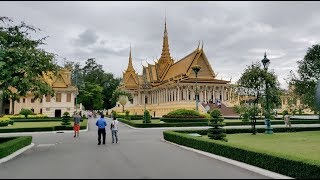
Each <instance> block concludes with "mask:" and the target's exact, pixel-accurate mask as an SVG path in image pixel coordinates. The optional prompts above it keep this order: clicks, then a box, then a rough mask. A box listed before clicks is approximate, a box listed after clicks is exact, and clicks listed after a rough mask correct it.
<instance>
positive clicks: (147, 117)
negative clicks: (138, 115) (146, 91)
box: [143, 110, 151, 123]
mask: <svg viewBox="0 0 320 180" xmlns="http://www.w3.org/2000/svg"><path fill="white" fill-rule="evenodd" d="M143 123H151V116H150V112H149V111H148V110H145V111H144V113H143Z"/></svg>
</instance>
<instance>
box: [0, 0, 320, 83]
mask: <svg viewBox="0 0 320 180" xmlns="http://www.w3.org/2000/svg"><path fill="white" fill-rule="evenodd" d="M319 10H320V2H316V1H315V2H313V1H307V2H305V1H300V2H298V1H292V2H286V1H283V2H281V1H273V2H270V1H269V2H268V1H259V2H257V1H240V2H236V1H234V2H232V1H224V2H219V1H200V2H197V1H191V2H190V1H188V2H187V1H186V2H182V1H176V2H174V1H171V2H164V1H154V2H151V1H150V2H147V1H134V2H131V1H130V2H129V1H119V2H116V1H95V2H90V1H78V2H77V1H74V2H73V1H67V2H64V1H60V2H59V1H56V2H53V1H47V2H43V1H33V2H24V1H12V2H11V1H1V2H0V16H7V17H10V18H12V20H13V21H14V22H15V23H19V22H21V21H24V22H26V23H27V24H29V25H33V26H35V27H37V28H40V29H41V30H42V31H41V32H40V33H38V34H36V35H33V36H34V37H44V36H49V38H48V39H47V40H46V45H44V46H43V47H42V48H44V49H45V50H46V51H48V52H52V53H55V54H57V60H58V64H60V65H63V63H64V60H63V59H66V60H68V61H74V62H79V63H80V64H81V65H82V67H83V66H84V64H85V61H86V60H87V59H89V58H95V60H96V62H97V63H99V64H101V65H102V66H103V69H104V70H105V71H106V72H109V73H113V74H114V75H115V77H122V73H123V72H124V71H125V70H126V68H127V66H128V57H129V52H130V44H131V49H132V60H133V66H134V68H135V70H136V72H138V74H142V65H145V66H146V65H147V63H149V64H154V61H156V60H157V59H158V58H160V56H161V50H162V40H163V31H164V22H165V17H166V22H167V30H168V37H169V48H170V53H171V56H172V58H173V59H174V60H175V62H176V61H178V60H180V59H181V58H183V57H185V56H186V55H188V54H189V53H191V52H192V51H193V50H195V49H196V48H197V46H198V42H199V40H200V41H203V43H204V44H203V48H204V52H205V54H206V56H207V58H208V60H209V63H210V64H211V67H212V69H213V71H214V72H215V73H216V74H217V78H218V79H223V80H231V82H232V83H235V82H236V81H237V80H238V79H239V78H240V76H241V74H242V73H243V71H244V69H245V68H247V66H249V65H251V64H252V63H255V62H261V60H262V59H263V56H264V53H265V52H266V53H267V58H268V59H270V66H269V70H271V71H274V72H275V74H276V75H277V76H278V81H279V83H280V84H281V88H284V89H287V85H288V84H287V83H286V79H287V78H288V77H289V74H290V70H293V72H296V71H297V68H298V64H297V61H298V60H301V59H303V57H304V55H305V54H306V51H307V50H308V48H309V47H311V46H312V45H314V44H318V43H319V41H320V33H319V29H320V21H319V19H320V11H319Z"/></svg>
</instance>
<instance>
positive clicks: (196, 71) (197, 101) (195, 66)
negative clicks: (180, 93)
mask: <svg viewBox="0 0 320 180" xmlns="http://www.w3.org/2000/svg"><path fill="white" fill-rule="evenodd" d="M200 69H201V66H199V65H194V66H192V70H193V71H194V73H195V74H196V111H198V103H199V94H198V72H199V71H200Z"/></svg>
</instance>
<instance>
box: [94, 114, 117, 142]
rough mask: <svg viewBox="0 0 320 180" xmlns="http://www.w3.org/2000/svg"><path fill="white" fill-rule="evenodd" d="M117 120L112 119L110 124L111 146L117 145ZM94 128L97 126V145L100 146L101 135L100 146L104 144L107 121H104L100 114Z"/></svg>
mask: <svg viewBox="0 0 320 180" xmlns="http://www.w3.org/2000/svg"><path fill="white" fill-rule="evenodd" d="M118 124H119V122H118V120H117V119H116V117H113V120H112V122H111V124H110V130H111V134H112V144H113V143H114V142H116V143H118ZM96 126H98V145H100V144H101V135H102V144H106V126H107V121H106V120H105V119H104V115H103V114H101V115H100V118H99V119H98V120H97V122H96Z"/></svg>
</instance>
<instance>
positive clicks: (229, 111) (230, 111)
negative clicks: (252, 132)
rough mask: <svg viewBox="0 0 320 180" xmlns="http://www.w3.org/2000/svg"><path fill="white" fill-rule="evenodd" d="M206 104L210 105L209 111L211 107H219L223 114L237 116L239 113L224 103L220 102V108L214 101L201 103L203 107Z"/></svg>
mask: <svg viewBox="0 0 320 180" xmlns="http://www.w3.org/2000/svg"><path fill="white" fill-rule="evenodd" d="M207 105H209V107H210V111H211V110H213V109H215V108H216V109H220V111H221V114H222V115H223V116H239V114H237V113H236V112H234V110H233V108H232V107H227V106H226V105H224V104H223V103H221V108H219V107H218V106H217V105H216V104H214V103H207V104H205V103H202V106H203V107H206V106H207Z"/></svg>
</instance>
